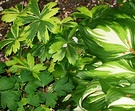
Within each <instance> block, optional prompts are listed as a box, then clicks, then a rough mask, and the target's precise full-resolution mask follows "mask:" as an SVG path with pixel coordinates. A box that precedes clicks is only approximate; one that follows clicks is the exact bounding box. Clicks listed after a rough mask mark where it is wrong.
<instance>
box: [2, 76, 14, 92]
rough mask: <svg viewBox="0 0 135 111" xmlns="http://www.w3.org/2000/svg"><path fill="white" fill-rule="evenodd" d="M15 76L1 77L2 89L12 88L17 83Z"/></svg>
mask: <svg viewBox="0 0 135 111" xmlns="http://www.w3.org/2000/svg"><path fill="white" fill-rule="evenodd" d="M15 82H16V81H15V78H14V77H11V78H7V77H1V78H0V91H2V90H8V89H12V88H13V87H14V85H15Z"/></svg>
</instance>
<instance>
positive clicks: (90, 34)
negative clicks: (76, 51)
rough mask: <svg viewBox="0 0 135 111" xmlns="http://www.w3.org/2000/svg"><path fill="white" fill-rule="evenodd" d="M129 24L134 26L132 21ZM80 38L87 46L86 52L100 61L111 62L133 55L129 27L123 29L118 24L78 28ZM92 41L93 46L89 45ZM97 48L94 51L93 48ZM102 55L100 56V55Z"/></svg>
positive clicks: (122, 26)
mask: <svg viewBox="0 0 135 111" xmlns="http://www.w3.org/2000/svg"><path fill="white" fill-rule="evenodd" d="M128 23H129V24H134V23H133V22H132V21H129V22H128ZM80 32H81V33H82V38H83V40H84V41H85V43H86V45H87V46H88V50H89V51H91V52H92V53H93V54H95V55H97V56H98V57H99V58H101V60H107V59H108V60H110V59H111V60H112V59H117V58H120V57H125V56H130V55H132V54H133V53H134V46H133V44H134V43H133V42H132V40H133V39H134V38H133V37H132V31H131V29H130V26H128V24H127V26H126V27H125V26H124V25H121V24H119V23H115V22H112V23H111V25H110V24H104V25H99V26H97V27H95V28H94V29H90V28H88V27H83V28H82V27H80ZM88 39H89V40H88ZM91 41H94V42H93V43H94V44H91ZM97 44H98V47H99V50H97V51H94V48H93V46H95V47H96V46H97ZM101 54H102V55H101Z"/></svg>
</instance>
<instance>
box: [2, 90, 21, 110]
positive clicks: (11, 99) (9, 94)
mask: <svg viewBox="0 0 135 111" xmlns="http://www.w3.org/2000/svg"><path fill="white" fill-rule="evenodd" d="M0 94H1V105H2V108H3V109H5V108H6V107H8V108H9V109H10V110H12V111H16V109H17V102H18V101H19V100H20V94H21V92H20V91H12V90H8V91H3V92H1V93H0Z"/></svg>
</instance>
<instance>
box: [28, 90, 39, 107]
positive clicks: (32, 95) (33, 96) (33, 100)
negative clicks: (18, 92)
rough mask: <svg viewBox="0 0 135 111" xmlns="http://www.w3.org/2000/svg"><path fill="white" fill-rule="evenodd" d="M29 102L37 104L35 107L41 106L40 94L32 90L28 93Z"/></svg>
mask: <svg viewBox="0 0 135 111" xmlns="http://www.w3.org/2000/svg"><path fill="white" fill-rule="evenodd" d="M28 103H29V104H30V105H33V106H35V107H37V106H39V104H40V99H39V95H36V94H35V93H33V92H31V93H30V94H29V95H28Z"/></svg>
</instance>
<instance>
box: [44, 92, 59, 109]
mask: <svg viewBox="0 0 135 111" xmlns="http://www.w3.org/2000/svg"><path fill="white" fill-rule="evenodd" d="M42 97H43V98H44V101H45V104H46V106H47V107H51V108H54V107H55V105H56V103H57V102H56V100H57V99H58V98H57V95H56V94H54V93H51V92H48V93H46V94H43V95H42Z"/></svg>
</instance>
